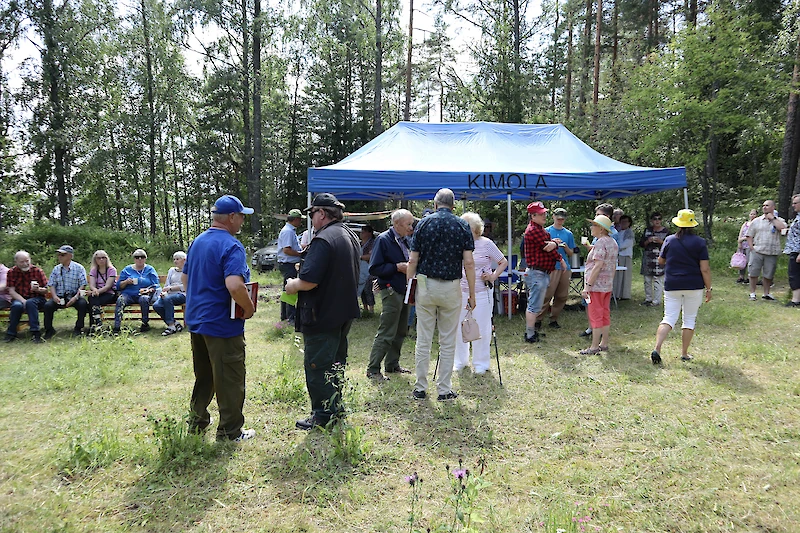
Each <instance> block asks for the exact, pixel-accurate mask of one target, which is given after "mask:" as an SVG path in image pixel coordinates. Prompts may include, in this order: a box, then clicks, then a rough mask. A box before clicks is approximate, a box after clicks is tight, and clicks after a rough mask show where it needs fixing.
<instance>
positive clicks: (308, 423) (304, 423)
mask: <svg viewBox="0 0 800 533" xmlns="http://www.w3.org/2000/svg"><path fill="white" fill-rule="evenodd" d="M318 426H319V427H325V423H323V422H322V421H321V420H319V419H318V418H314V417H313V416H309V417H308V418H306V419H304V420H298V421H297V422H295V423H294V427H296V428H297V429H302V430H303V431H311V430H312V429H314V428H315V427H318Z"/></svg>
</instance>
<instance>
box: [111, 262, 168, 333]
mask: <svg viewBox="0 0 800 533" xmlns="http://www.w3.org/2000/svg"><path fill="white" fill-rule="evenodd" d="M146 259H147V253H146V252H145V251H144V250H142V249H141V248H138V249H137V250H136V251H135V252H133V264H132V265H128V266H126V267H125V268H123V269H122V272H121V273H120V275H119V280H118V281H117V289H118V290H119V293H120V294H119V298H117V309H116V311H115V312H114V333H119V328H120V324H121V323H122V314H123V313H124V312H125V306H126V305H130V304H133V303H137V302H138V303H139V305H140V306H141V309H142V327H141V329H140V331H141V332H142V333H144V332H145V331H150V324H149V322H150V303H151V301H152V300H153V299H154V298H155V295H156V294H159V293H160V292H161V290H160V289H161V286H160V285H159V282H158V272H156V269H155V268H153V267H152V266H150V265H148V264H146V263H145V260H146Z"/></svg>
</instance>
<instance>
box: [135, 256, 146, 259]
mask: <svg viewBox="0 0 800 533" xmlns="http://www.w3.org/2000/svg"><path fill="white" fill-rule="evenodd" d="M133 258H134V259H147V256H146V255H134V256H133Z"/></svg>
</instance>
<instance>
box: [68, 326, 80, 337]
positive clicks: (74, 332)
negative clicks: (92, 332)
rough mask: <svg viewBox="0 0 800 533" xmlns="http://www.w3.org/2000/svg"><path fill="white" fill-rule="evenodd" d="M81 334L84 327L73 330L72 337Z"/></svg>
mask: <svg viewBox="0 0 800 533" xmlns="http://www.w3.org/2000/svg"><path fill="white" fill-rule="evenodd" d="M81 335H83V328H75V329H73V330H72V334H71V336H72V337H80V336H81Z"/></svg>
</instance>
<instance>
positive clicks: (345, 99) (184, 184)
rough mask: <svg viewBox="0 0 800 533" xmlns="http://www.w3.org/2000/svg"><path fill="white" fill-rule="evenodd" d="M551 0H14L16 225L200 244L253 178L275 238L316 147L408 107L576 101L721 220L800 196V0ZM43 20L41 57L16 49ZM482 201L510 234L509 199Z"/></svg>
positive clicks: (330, 154) (473, 111) (596, 139)
mask: <svg viewBox="0 0 800 533" xmlns="http://www.w3.org/2000/svg"><path fill="white" fill-rule="evenodd" d="M418 1H419V0H418ZM538 2H539V0H530V1H526V0H435V1H433V2H428V3H424V4H422V5H417V6H414V3H413V0H409V4H408V5H404V6H401V4H400V2H398V1H397V0H372V1H371V2H367V1H361V0H358V1H355V0H326V1H321V0H301V1H299V2H297V1H289V2H285V1H275V0H273V1H272V2H264V1H263V0H238V1H235V2H234V1H231V0H217V1H213V2H212V1H208V0H166V1H165V0H137V1H134V2H128V3H122V4H118V3H117V2H112V1H110V0H0V60H3V59H5V60H3V61H0V65H2V70H0V227H2V228H3V230H4V232H5V233H6V235H10V234H14V233H18V232H19V230H20V229H21V228H23V227H25V225H30V224H32V223H33V224H36V225H39V224H41V223H43V222H48V221H50V223H51V224H52V223H56V224H60V225H61V226H75V225H86V226H88V227H100V228H105V229H106V230H117V231H119V232H122V233H123V234H125V235H128V236H138V238H137V240H144V241H148V242H162V243H165V242H167V243H174V245H175V246H177V247H183V246H185V244H186V243H187V242H188V241H190V240H191V238H193V237H194V235H196V234H197V233H199V232H200V231H202V230H203V229H204V228H205V227H206V225H207V224H208V216H209V207H210V205H211V202H213V200H214V199H215V198H216V197H217V196H219V195H220V194H224V193H233V194H237V195H239V196H240V197H241V198H242V199H243V200H244V201H245V203H246V204H248V205H252V206H253V207H254V208H255V209H256V214H257V216H253V217H249V224H250V226H249V227H248V228H245V234H244V235H243V240H244V241H245V242H246V243H247V244H249V245H259V244H263V243H264V242H265V241H267V240H269V239H270V238H272V237H274V236H275V235H276V233H277V230H278V229H279V227H280V222H278V221H276V220H275V219H274V218H273V217H272V216H271V215H272V214H273V213H280V212H286V211H287V210H288V209H290V208H292V207H297V206H302V205H305V204H306V171H307V168H308V167H311V166H321V165H327V164H330V163H334V162H336V161H338V160H340V159H342V158H343V157H345V156H347V155H348V154H350V153H352V152H353V151H354V150H356V149H358V148H359V147H361V146H362V145H364V144H366V143H367V142H368V141H370V140H371V139H373V138H374V137H376V136H377V135H379V134H380V133H381V132H382V131H384V130H385V129H386V128H388V127H390V126H391V125H392V124H394V123H396V122H397V121H399V120H412V121H445V122H448V121H473V120H483V121H496V122H512V123H554V122H560V123H563V124H564V125H566V126H567V127H568V128H569V129H570V130H572V131H573V132H574V133H575V134H576V135H578V136H579V137H580V138H581V139H582V140H584V141H585V142H586V143H587V144H589V145H590V146H592V147H593V148H594V149H596V150H598V151H599V152H601V153H603V154H606V155H608V156H611V157H614V158H616V159H619V160H621V161H625V162H628V163H632V164H637V165H645V166H659V167H660V166H685V167H686V169H687V179H688V183H689V198H690V205H691V206H692V207H694V208H695V209H697V208H699V209H700V210H701V211H702V213H703V218H704V225H703V227H704V230H705V232H706V235H707V237H712V229H713V222H714V213H715V209H716V208H717V206H718V205H719V204H720V202H727V203H729V204H735V202H736V199H737V198H752V197H757V195H758V194H760V191H765V194H766V195H768V196H769V197H775V198H776V199H777V200H778V202H779V210H780V212H781V214H782V215H783V216H789V214H790V213H789V211H790V207H789V202H790V200H789V199H790V197H791V194H793V193H797V192H800V174H799V173H798V160H800V105H798V100H799V99H800V92H799V89H800V22H798V20H799V19H800V0H755V1H747V0H736V1H731V0H715V1H711V2H704V1H702V0H670V1H665V0H645V1H633V0H606V1H605V2H603V1H602V0H585V1H584V0H541V4H538ZM415 16H416V18H414V17H415ZM401 18H402V20H401ZM420 18H423V19H424V21H423V22H419V19H420ZM454 24H455V25H457V26H459V27H462V28H469V30H468V31H464V32H462V33H461V35H460V36H456V35H455V33H456V32H455V31H454V30H453V26H454ZM420 27H422V28H424V29H420ZM23 41H26V44H28V45H30V44H34V45H35V46H36V48H37V49H38V52H39V56H40V57H38V58H33V59H31V60H26V61H23V62H21V63H18V64H12V62H10V61H9V60H8V58H9V57H11V56H12V52H13V51H14V50H17V49H18V48H19V47H20V46H21V45H22V44H23ZM188 51H191V53H192V54H195V55H197V54H200V55H201V56H202V57H203V58H204V60H203V64H202V69H201V72H199V73H194V72H193V69H191V68H189V67H188V66H187V59H186V56H187V52H188ZM466 63H469V65H470V67H471V68H469V69H465V68H464V65H465V64H466ZM195 70H196V69H195ZM467 70H469V71H470V72H467ZM12 79H14V80H19V81H20V82H19V83H18V84H11V83H10V80H12ZM12 85H13V87H12ZM621 204H622V206H623V207H624V208H625V209H626V211H628V212H634V213H639V214H640V215H641V217H644V215H645V214H646V213H647V212H648V210H649V209H651V208H652V207H653V206H658V207H659V208H661V209H662V210H663V211H665V212H670V211H672V210H673V209H675V208H679V207H681V206H682V198H681V197H680V196H679V194H677V193H669V194H666V195H662V196H661V197H659V198H655V199H654V198H652V197H641V198H631V199H626V200H623V201H622V202H621ZM395 206H396V204H393V203H391V202H386V203H378V202H370V203H359V202H354V203H350V205H348V209H351V210H368V211H373V210H377V209H381V208H392V207H395ZM743 207H744V206H743ZM515 210H519V211H520V212H519V213H517V212H516V211H515V215H519V216H518V217H517V218H520V219H522V218H523V217H524V213H523V212H522V211H523V210H522V209H521V208H520V207H515ZM585 210H586V211H587V214H588V213H590V212H591V210H590V207H589V206H588V205H587V206H586V207H585ZM479 211H480V212H481V213H482V214H483V215H484V216H487V217H489V218H493V219H494V220H496V221H498V222H499V225H498V227H497V231H498V232H499V233H500V234H501V235H502V234H505V216H504V213H505V206H504V205H502V204H498V205H492V204H489V203H483V204H482V205H481V206H480V208H479ZM746 211H747V209H743V212H742V215H744V214H745V213H746ZM641 217H640V220H641ZM9 259H10V258H9Z"/></svg>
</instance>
